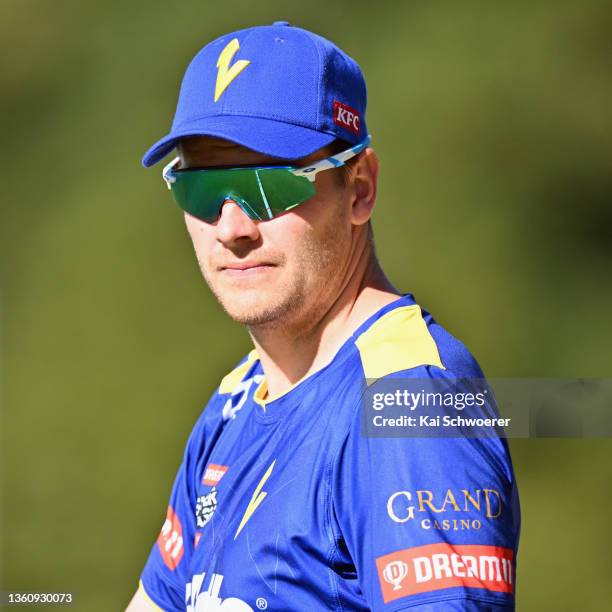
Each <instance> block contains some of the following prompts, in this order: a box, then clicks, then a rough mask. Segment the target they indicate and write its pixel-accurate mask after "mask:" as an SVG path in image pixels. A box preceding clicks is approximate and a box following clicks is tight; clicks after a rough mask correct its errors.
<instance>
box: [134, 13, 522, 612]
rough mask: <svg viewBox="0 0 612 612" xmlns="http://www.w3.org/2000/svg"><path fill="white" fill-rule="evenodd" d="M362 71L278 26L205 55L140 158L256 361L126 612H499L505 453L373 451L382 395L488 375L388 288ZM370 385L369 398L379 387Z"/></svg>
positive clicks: (495, 445) (199, 429) (199, 441)
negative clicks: (368, 408) (404, 384)
mask: <svg viewBox="0 0 612 612" xmlns="http://www.w3.org/2000/svg"><path fill="white" fill-rule="evenodd" d="M365 109H366V88H365V82H364V80H363V76H362V74H361V71H360V69H359V67H358V65H357V64H356V63H355V62H354V60H352V59H351V58H350V57H348V56H347V55H346V54H345V53H344V52H342V51H341V50H339V49H338V48H337V47H335V46H334V45H333V44H332V43H330V42H329V41H327V40H325V39H323V38H321V37H319V36H317V35H315V34H313V33H311V32H308V31H306V30H303V29H300V28H297V27H293V26H291V25H289V24H288V23H286V22H277V23H275V24H273V25H271V26H260V27H254V28H249V29H246V30H242V31H238V32H234V33H231V34H228V35H226V36H222V37H221V38H219V39H217V40H215V41H213V42H211V43H210V44H208V45H207V46H205V47H204V48H203V49H202V50H201V51H200V52H199V53H198V54H197V55H196V56H195V58H194V59H193V60H192V62H191V64H190V65H189V67H188V69H187V72H186V74H185V76H184V79H183V83H182V86H181V91H180V95H179V101H178V106H177V111H176V115H175V119H174V122H173V126H172V129H171V131H170V133H169V134H168V135H167V136H166V137H164V138H163V139H162V140H160V141H159V142H158V143H156V144H155V145H154V146H153V147H152V148H151V149H150V150H149V151H148V152H147V153H146V155H145V157H144V159H143V163H144V165H145V166H150V165H152V164H154V163H156V162H157V161H159V160H160V159H161V158H163V157H164V156H165V155H166V154H167V153H169V152H170V151H171V150H172V149H173V148H177V149H178V153H179V156H178V157H177V158H176V159H174V160H173V161H172V162H170V163H169V164H168V165H167V166H166V167H165V169H164V173H163V174H164V178H165V180H166V182H167V185H168V187H169V188H170V189H171V190H172V194H173V196H174V197H175V199H176V200H177V202H178V203H179V204H180V205H181V207H182V208H183V209H184V211H185V221H186V225H187V230H188V232H189V234H190V236H191V239H192V241H193V245H194V248H195V253H196V256H197V258H198V262H199V265H200V268H201V270H202V273H203V275H204V277H205V279H206V282H207V283H208V285H209V287H210V288H211V290H212V291H213V293H214V294H215V296H216V297H217V298H218V300H219V302H220V303H221V305H222V306H223V308H224V309H225V310H226V312H227V313H228V314H229V315H230V316H231V317H232V318H233V319H234V320H236V321H238V322H240V323H243V324H244V325H246V326H247V328H248V331H249V333H250V336H251V338H252V341H253V344H254V350H252V351H251V352H250V353H249V354H248V355H247V356H246V357H245V358H244V359H243V360H242V361H241V362H240V363H239V364H238V365H237V366H236V367H235V368H234V369H233V370H232V371H230V372H229V373H228V374H227V376H225V378H223V380H222V381H221V383H220V386H219V388H218V389H217V391H216V392H215V394H214V395H213V397H212V398H211V399H210V401H209V403H208V405H207V407H206V409H205V410H204V412H203V413H202V415H201V417H200V418H199V420H198V422H197V423H196V425H195V427H194V429H193V431H192V434H191V436H190V438H189V441H188V443H187V448H186V450H185V455H184V460H183V463H182V465H181V467H180V469H179V472H178V474H177V477H176V480H175V483H174V486H173V489H172V493H171V496H170V504H169V506H168V510H167V516H166V520H165V522H164V524H163V527H162V529H161V533H160V535H159V538H158V540H157V542H156V543H155V545H154V546H153V550H152V551H151V554H150V556H149V560H148V562H147V564H146V566H145V569H144V571H143V573H142V576H141V583H140V586H139V589H138V590H137V592H136V594H135V596H134V598H133V600H132V602H131V603H130V606H129V608H128V609H129V610H130V611H138V610H154V609H158V608H162V609H164V610H184V609H187V610H193V611H195V610H223V611H229V610H235V611H246V610H265V609H269V610H308V611H309V610H394V611H395V610H403V609H411V610H412V609H415V610H502V609H508V608H512V607H513V606H514V584H515V563H516V549H517V544H518V531H519V516H518V496H517V492H516V486H515V482H514V476H513V472H512V466H511V462H510V457H509V453H508V448H507V445H506V443H505V440H503V439H499V438H497V437H471V438H470V437H465V436H455V437H448V438H440V437H431V436H429V437H424V436H416V437H415V436H412V437H384V436H383V437H380V436H378V437H377V436H371V435H367V432H364V431H362V428H361V419H362V416H363V410H364V408H363V406H362V404H363V398H364V394H367V391H366V389H367V388H368V387H367V385H366V380H367V384H368V385H369V388H377V387H376V385H379V384H383V383H389V382H390V381H395V380H399V381H409V380H419V379H424V380H439V381H444V382H445V383H447V382H448V381H450V380H451V379H455V380H456V379H457V378H458V377H464V378H468V377H473V378H481V377H482V372H481V371H480V368H479V367H478V365H477V363H476V361H475V360H474V359H473V357H472V356H471V355H470V353H469V352H468V351H467V349H466V348H465V347H464V346H463V345H462V344H461V343H460V342H459V341H458V340H456V339H455V338H453V337H452V336H451V335H450V334H449V333H448V332H447V331H445V330H444V329H443V328H442V327H441V326H440V325H438V324H437V323H435V322H434V320H433V318H432V317H431V315H429V314H428V313H427V312H425V311H424V310H422V309H421V308H420V307H419V306H418V305H417V304H416V303H415V301H414V298H413V297H412V295H410V294H404V295H401V294H400V292H399V291H397V290H396V289H395V288H394V287H393V285H392V284H391V282H390V281H389V280H388V279H387V278H386V276H385V274H384V272H383V270H382V269H381V267H380V265H379V263H378V261H377V259H376V255H375V252H374V244H373V236H372V230H371V226H370V217H371V214H372V211H373V208H374V203H375V200H376V190H377V181H378V169H379V162H378V158H377V156H376V153H375V152H374V151H373V149H372V148H370V147H369V146H368V144H369V137H368V131H367V128H366V122H365ZM375 380H377V381H378V382H375Z"/></svg>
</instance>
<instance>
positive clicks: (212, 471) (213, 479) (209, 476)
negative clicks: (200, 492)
mask: <svg viewBox="0 0 612 612" xmlns="http://www.w3.org/2000/svg"><path fill="white" fill-rule="evenodd" d="M225 472H227V465H217V464H215V463H209V464H208V466H207V468H206V471H205V472H204V476H203V477H202V484H204V485H209V486H211V487H212V486H214V485H216V484H219V481H220V480H221V478H223V475H224V474H225Z"/></svg>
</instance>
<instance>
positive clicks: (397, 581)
mask: <svg viewBox="0 0 612 612" xmlns="http://www.w3.org/2000/svg"><path fill="white" fill-rule="evenodd" d="M382 574H383V578H384V579H385V582H388V583H389V584H392V585H393V590H394V591H399V590H400V589H401V588H402V581H403V580H404V578H406V576H407V575H408V566H407V565H406V564H405V563H404V562H403V561H391V563H387V565H386V566H385V569H384V570H383V573H382Z"/></svg>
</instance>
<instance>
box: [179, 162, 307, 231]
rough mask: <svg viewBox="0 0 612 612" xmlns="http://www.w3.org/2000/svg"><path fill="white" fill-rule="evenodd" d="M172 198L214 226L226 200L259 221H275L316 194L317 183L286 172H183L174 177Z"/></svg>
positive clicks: (280, 169) (268, 170) (237, 170)
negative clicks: (232, 202) (233, 201)
mask: <svg viewBox="0 0 612 612" xmlns="http://www.w3.org/2000/svg"><path fill="white" fill-rule="evenodd" d="M173 177H174V178H175V181H174V182H173V183H172V194H173V196H174V199H175V200H176V202H177V203H178V205H179V206H180V207H181V208H182V209H183V210H185V211H186V212H188V213H189V214H190V215H193V216H194V217H198V218H199V219H202V220H203V221H206V222H208V223H213V222H214V221H215V220H216V219H217V217H218V215H219V211H220V209H221V206H222V205H223V202H224V201H225V200H226V199H232V200H235V201H236V202H237V203H238V205H239V206H240V207H241V208H242V209H243V210H244V212H245V213H246V214H247V215H248V216H249V217H250V218H251V219H255V220H259V221H266V220H268V219H272V218H273V217H276V216H278V215H280V214H282V213H284V212H287V211H288V210H290V209H291V208H293V207H295V206H297V205H298V204H301V203H302V202H305V201H306V200H307V199H308V198H311V197H312V196H313V195H314V194H315V186H314V183H311V182H310V181H309V180H308V179H307V178H306V177H303V176H295V175H294V174H293V173H292V172H291V171H290V170H289V169H287V168H230V169H227V170H184V171H178V172H175V173H173Z"/></svg>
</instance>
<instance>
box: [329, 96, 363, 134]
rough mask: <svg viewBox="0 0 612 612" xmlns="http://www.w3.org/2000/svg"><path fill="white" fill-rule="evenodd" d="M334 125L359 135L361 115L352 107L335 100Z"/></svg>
mask: <svg viewBox="0 0 612 612" xmlns="http://www.w3.org/2000/svg"><path fill="white" fill-rule="evenodd" d="M334 123H336V124H338V125H339V126H341V127H343V128H346V129H347V130H350V131H351V132H353V134H359V113H358V112H357V111H356V110H355V109H354V108H351V107H350V106H347V105H346V104H342V102H339V101H338V100H334Z"/></svg>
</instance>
